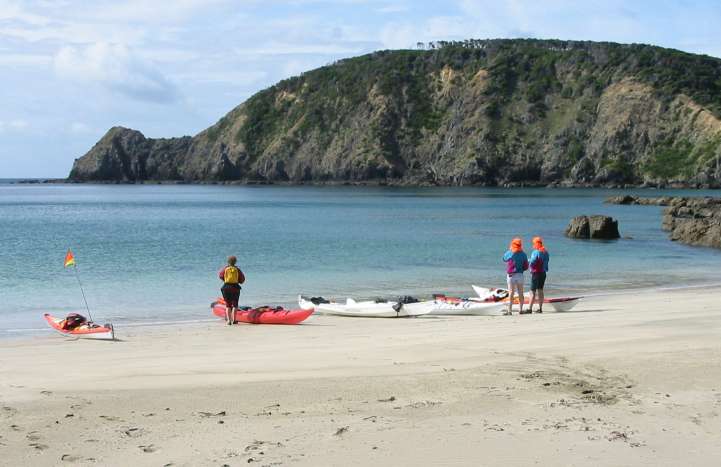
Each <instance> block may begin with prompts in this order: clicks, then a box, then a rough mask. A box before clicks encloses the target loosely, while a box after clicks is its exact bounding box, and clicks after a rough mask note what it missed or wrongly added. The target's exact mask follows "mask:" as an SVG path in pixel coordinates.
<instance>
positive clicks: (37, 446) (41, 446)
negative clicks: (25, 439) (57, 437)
mask: <svg viewBox="0 0 721 467" xmlns="http://www.w3.org/2000/svg"><path fill="white" fill-rule="evenodd" d="M28 446H30V447H31V448H35V449H37V450H38V451H44V450H46V449H47V448H48V445H47V444H41V443H30V444H28Z"/></svg>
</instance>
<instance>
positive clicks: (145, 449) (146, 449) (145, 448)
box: [138, 444, 158, 453]
mask: <svg viewBox="0 0 721 467" xmlns="http://www.w3.org/2000/svg"><path fill="white" fill-rule="evenodd" d="M138 447H139V448H140V449H142V450H143V452H147V453H151V452H155V451H157V450H158V448H157V447H156V446H155V445H154V444H148V445H147V446H138Z"/></svg>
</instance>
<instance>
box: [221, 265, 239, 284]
mask: <svg viewBox="0 0 721 467" xmlns="http://www.w3.org/2000/svg"><path fill="white" fill-rule="evenodd" d="M239 276H240V269H238V268H236V267H235V266H228V267H227V268H225V273H224V274H223V282H225V283H226V284H237V283H238V282H240V277H239Z"/></svg>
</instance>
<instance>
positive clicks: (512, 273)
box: [503, 238, 528, 315]
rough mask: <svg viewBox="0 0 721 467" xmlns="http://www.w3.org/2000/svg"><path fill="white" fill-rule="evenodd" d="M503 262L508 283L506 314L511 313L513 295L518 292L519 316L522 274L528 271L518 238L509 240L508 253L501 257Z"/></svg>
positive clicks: (522, 299) (521, 305)
mask: <svg viewBox="0 0 721 467" xmlns="http://www.w3.org/2000/svg"><path fill="white" fill-rule="evenodd" d="M503 261H504V262H505V263H506V278H507V281H508V312H507V313H506V314H507V315H510V314H511V312H512V311H513V295H514V292H518V306H519V310H520V313H521V314H525V313H524V312H523V302H524V300H525V297H524V296H523V272H524V271H526V270H527V269H528V256H527V255H526V253H525V252H524V251H523V243H522V242H521V239H520V238H514V239H513V240H511V245H510V246H509V248H508V251H506V253H505V254H504V255H503Z"/></svg>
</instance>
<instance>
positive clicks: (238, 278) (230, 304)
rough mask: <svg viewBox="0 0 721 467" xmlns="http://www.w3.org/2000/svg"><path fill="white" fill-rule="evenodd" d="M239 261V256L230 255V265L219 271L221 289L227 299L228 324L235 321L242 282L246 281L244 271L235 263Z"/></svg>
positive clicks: (226, 316) (224, 298)
mask: <svg viewBox="0 0 721 467" xmlns="http://www.w3.org/2000/svg"><path fill="white" fill-rule="evenodd" d="M237 262H238V258H236V257H235V256H228V265H227V266H225V267H224V268H223V269H221V270H220V272H218V278H219V279H220V280H222V281H223V287H221V288H220V291H221V292H222V294H223V300H225V319H226V322H227V323H228V326H230V325H232V324H233V323H235V310H237V309H238V299H239V298H240V284H242V283H243V282H245V275H244V274H243V271H241V270H240V268H238V267H237V266H236V265H235V263H237Z"/></svg>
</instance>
